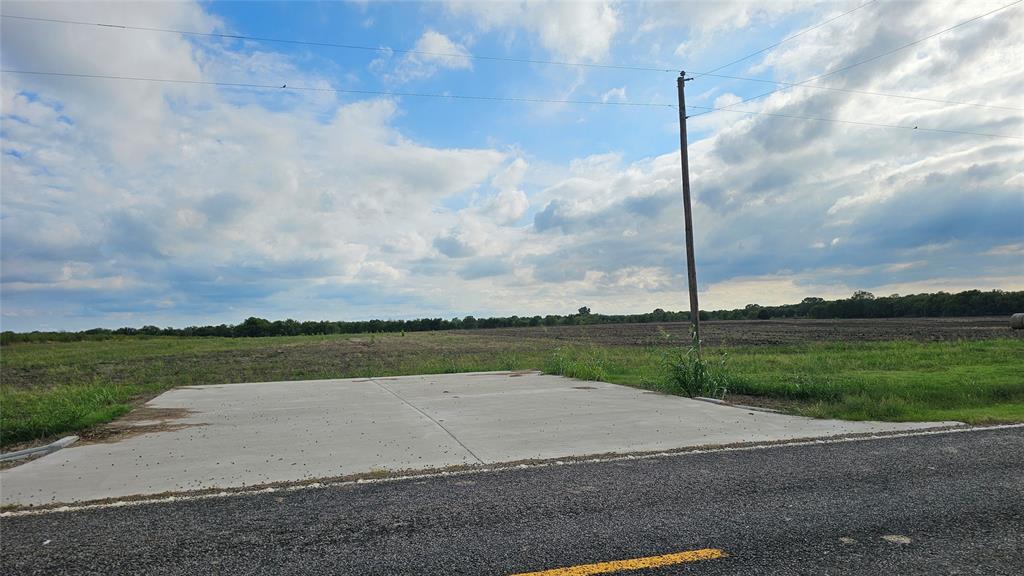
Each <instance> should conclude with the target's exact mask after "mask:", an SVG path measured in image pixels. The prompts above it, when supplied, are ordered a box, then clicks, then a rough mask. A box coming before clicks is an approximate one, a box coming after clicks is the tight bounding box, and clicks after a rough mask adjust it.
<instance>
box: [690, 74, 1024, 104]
mask: <svg viewBox="0 0 1024 576" xmlns="http://www.w3.org/2000/svg"><path fill="white" fill-rule="evenodd" d="M704 76H710V77H712V78H723V79H728V80H740V81H743V82H760V83H762V84H776V85H779V86H786V87H796V86H799V87H801V88H813V89H816V90H831V91H835V92H847V93H849V94H866V95H869V96H884V97H886V98H903V99H906V100H920V101H923V102H935V103H938V104H952V105H955V106H974V107H976V108H991V109H993V110H1012V111H1015V112H1024V108H1018V107H1014V106H999V105H996V104H981V103H978V102H965V101H963V100H943V99H941V98H929V97H927V96H912V95H910V94H895V93H893V92H875V91H871V90H855V89H853V88H837V87H833V86H819V85H817V84H800V83H797V82H783V81H780V80H766V79H764V78H748V77H746V76H730V75H727V74H710V73H709V74H704ZM737 104H739V102H737Z"/></svg>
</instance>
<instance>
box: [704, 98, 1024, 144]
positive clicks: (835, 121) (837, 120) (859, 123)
mask: <svg viewBox="0 0 1024 576" xmlns="http://www.w3.org/2000/svg"><path fill="white" fill-rule="evenodd" d="M688 108H697V109H699V110H706V112H701V113H700V114H694V115H693V116H687V118H693V117H694V116H702V115H704V114H707V113H710V112H719V111H721V112H733V113H736V114H752V115H755V114H756V115H758V116H774V117H777V118H790V119H795V120H813V121H816V122H830V123H833V124H851V125H855V126H872V127H875V128H899V129H902V130H916V131H918V132H937V133H942V134H962V135H965V136H985V137H987V138H1006V139H1009V140H1024V137H1021V136H1010V135H1007V134H990V133H986V132H969V131H966V130H947V129H943V128H924V127H921V126H910V125H907V124H883V123H880V122H864V121H861V120H844V119H842V118H824V117H820V116H801V115H798V114H782V113H780V112H761V111H756V110H732V109H730V108H711V107H708V106H688Z"/></svg>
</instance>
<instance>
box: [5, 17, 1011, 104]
mask: <svg viewBox="0 0 1024 576" xmlns="http://www.w3.org/2000/svg"><path fill="white" fill-rule="evenodd" d="M877 1H878V0H870V1H868V2H865V3H863V4H861V5H859V6H857V7H856V8H853V9H852V10H848V11H846V12H843V13H842V14H840V15H838V16H835V17H833V18H830V19H828V20H826V21H824V22H821V23H819V24H817V25H815V26H812V27H811V28H808V29H806V30H803V31H801V32H799V33H797V34H793V35H792V36H789V37H787V38H784V39H782V40H780V41H778V42H776V43H774V44H772V45H770V46H766V47H764V48H762V49H760V50H758V51H756V52H751V53H750V54H747V55H746V56H744V57H742V58H739V59H736V60H733V61H732V62H729V63H727V64H723V65H721V66H718V67H717V68H713V69H711V70H709V71H707V72H693V73H692V76H693V77H694V78H698V77H701V76H709V77H714V78H722V79H729V80H740V81H745V82H759V83H765V84H775V85H779V86H786V87H794V86H804V87H806V88H813V89H817V90H833V91H838V92H849V93H853V94H866V95H871V96H883V97H889V98H903V99H908V100H920V101H925V102H936V103H941V104H953V105H963V106H975V107H979V108H993V109H1000V110H1015V111H1022V110H1024V108H1013V107H1008V106H996V105H988V104H979V103H974V102H962V101H955V100H941V99H937V98H927V97H921V96H911V95H905V94H894V93H887V92H873V91H868V90H854V89H849V88H833V87H830V86H818V85H810V84H804V83H798V82H782V81H777V80H766V79H763V78H749V77H744V76H730V75H725V74H715V72H717V71H718V70H721V69H723V68H726V67H728V66H731V65H733V64H736V63H738V62H741V61H743V60H746V59H748V58H751V57H753V56H756V55H758V54H761V53H763V52H766V51H768V50H771V49H772V48H775V47H776V46H779V45H780V44H783V43H784V42H788V41H790V40H792V39H794V38H797V37H799V36H801V35H803V34H806V33H808V32H811V31H812V30H815V29H817V28H821V27H822V26H825V25H827V24H830V23H832V22H834V21H836V20H838V19H840V18H842V17H844V16H846V15H848V14H852V13H853V12H856V11H857V10H860V9H861V8H864V7H865V6H868V5H870V4H874V3H876V2H877ZM0 17H3V18H11V19H16V20H27V21H33V22H48V23H59V24H73V25H82V26H99V27H103V28H118V29H124V30H140V31H146V32H164V33H172V34H184V35H191V36H206V37H216V38H225V39H236V40H249V41H259V42H278V43H286V44H296V45H308V46H320V47H332V48H344V49H355V50H368V51H377V52H384V53H399V54H417V55H428V56H434V57H445V58H469V59H479V60H488V61H506V62H517V63H529V64H551V65H558V66H582V67H590V68H609V69H621V70H640V71H653V72H672V73H675V72H677V71H676V70H672V69H665V68H653V67H639V66H620V65H614V64H586V63H580V62H560V61H554V60H532V59H525V58H510V57H499V56H476V55H472V54H455V53H444V52H429V51H422V50H401V49H391V48H384V47H372V46H359V45H354V44H336V43H329V42H311V41H305V40H293V39H282V38H265V37H260V36H243V35H237V34H221V33H212V32H194V31H188V30H177V29H170V28H151V27H145V26H128V25H123V24H111V23H103V22H85V21H80V20H64V19H59V18H40V17H33V16H18V15H12V14H0ZM810 80H812V79H810ZM810 80H807V81H805V82H809V81H810ZM766 94H770V93H766ZM766 94H765V95H766ZM758 97H760V96H758ZM755 98H757V97H755ZM737 104H739V102H737Z"/></svg>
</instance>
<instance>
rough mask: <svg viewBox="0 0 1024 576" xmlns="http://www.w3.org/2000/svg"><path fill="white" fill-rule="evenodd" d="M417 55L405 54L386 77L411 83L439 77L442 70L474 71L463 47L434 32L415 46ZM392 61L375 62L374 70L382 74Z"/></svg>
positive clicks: (412, 53) (420, 39) (422, 38)
mask: <svg viewBox="0 0 1024 576" xmlns="http://www.w3.org/2000/svg"><path fill="white" fill-rule="evenodd" d="M412 50H413V51H414V52H409V53H406V54H405V55H404V56H402V57H401V58H400V59H399V60H398V62H397V63H396V64H395V65H394V67H393V69H392V70H391V71H388V72H385V73H384V74H385V76H386V78H387V79H388V80H390V81H392V82H410V81H413V80H422V79H424V78H429V77H431V76H434V75H436V74H437V73H438V72H439V71H441V70H472V69H473V60H472V58H470V53H469V50H468V49H467V48H466V47H465V46H463V45H462V44H458V43H456V42H453V41H452V40H451V39H450V38H448V37H447V36H445V35H444V34H441V33H440V32H437V31H435V30H426V31H425V32H423V35H422V36H420V38H419V40H417V41H416V44H415V45H413V47H412ZM389 59H390V58H389V57H388V58H383V59H379V60H377V61H375V62H374V63H373V64H372V66H373V67H374V68H375V69H377V70H383V69H385V67H386V64H385V63H386V62H387V60H389Z"/></svg>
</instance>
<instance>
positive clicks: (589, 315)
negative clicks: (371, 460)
mask: <svg viewBox="0 0 1024 576" xmlns="http://www.w3.org/2000/svg"><path fill="white" fill-rule="evenodd" d="M1015 312H1024V291H1016V292H1009V291H1003V290H991V291H987V292H983V291H981V290H967V291H965V292H959V293H956V294H950V293H947V292H936V293H934V294H910V295H906V296H900V295H899V294H893V295H891V296H881V297H875V295H873V294H871V293H870V292H866V291H863V290H858V291H857V292H854V294H853V295H852V296H850V297H849V298H841V299H839V300H825V299H823V298H816V297H809V298H804V299H803V300H801V301H800V302H799V303H798V304H783V305H781V306H760V305H758V304H748V305H747V306H745V307H743V308H736V309H734V310H711V311H707V310H701V311H700V318H701V320H769V319H772V318H819V319H824V318H909V317H942V316H996V315H1010V314H1013V313H1015ZM689 320H690V313H689V312H687V311H677V312H673V311H668V310H662V309H661V308H658V309H655V310H654V311H652V312H646V313H643V314H596V313H593V312H591V311H590V308H588V307H586V306H584V307H581V308H580V309H579V310H577V312H576V313H575V314H566V315H559V314H549V315H547V316H505V317H500V316H499V317H490V318H475V317H473V316H466V317H463V318H451V319H445V318H418V319H415V320H365V321H327V320H320V321H312V320H307V321H298V320H292V319H288V320H275V321H270V320H265V319H263V318H256V317H250V318H247V319H246V320H245V321H244V322H242V323H241V324H235V325H230V324H220V325H217V326H188V327H185V328H171V327H168V328H160V327H158V326H143V327H141V328H131V327H124V328H117V329H114V330H111V329H107V328H93V329H91V330H83V331H81V332H38V331H36V332H21V333H18V332H11V331H4V332H3V333H0V345H2V344H12V343H15V342H41V341H77V340H101V339H107V338H115V337H124V336H199V337H202V336H219V337H227V338H245V337H260V336H300V335H324V334H363V333H375V332H427V331H435V330H475V329H480V328H511V327H529V326H573V325H580V324H625V323H650V322H688V321H689Z"/></svg>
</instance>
